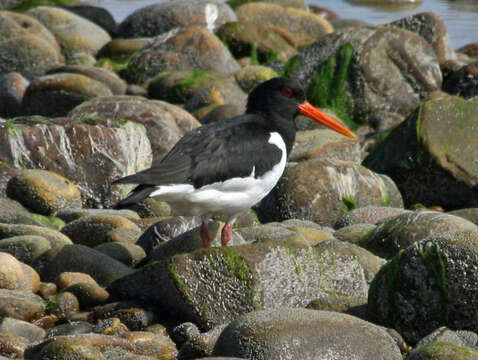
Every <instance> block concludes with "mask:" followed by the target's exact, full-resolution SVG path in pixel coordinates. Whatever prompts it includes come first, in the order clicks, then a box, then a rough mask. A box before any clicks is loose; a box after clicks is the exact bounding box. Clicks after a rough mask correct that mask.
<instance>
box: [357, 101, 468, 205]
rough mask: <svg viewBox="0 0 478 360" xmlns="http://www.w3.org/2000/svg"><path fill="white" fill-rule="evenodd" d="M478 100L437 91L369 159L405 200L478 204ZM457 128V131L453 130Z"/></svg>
mask: <svg viewBox="0 0 478 360" xmlns="http://www.w3.org/2000/svg"><path fill="white" fill-rule="evenodd" d="M477 109H478V100H464V99H462V98H459V97H456V96H446V95H443V96H437V98H435V99H431V100H429V101H426V102H425V103H423V104H422V105H421V106H420V107H419V108H418V109H417V110H416V111H415V112H414V113H413V114H412V115H411V116H410V117H409V118H408V119H407V120H406V121H405V122H403V123H402V124H400V125H399V126H398V127H397V128H395V129H394V130H393V131H392V132H391V133H390V135H389V136H388V137H387V138H386V140H385V141H384V142H383V143H382V144H381V145H380V146H379V147H378V148H376V149H375V150H374V151H373V152H372V153H371V154H370V155H369V156H368V157H367V158H366V159H365V160H364V165H365V166H367V167H368V168H370V169H372V170H374V171H378V172H381V173H385V174H387V175H389V176H390V177H391V178H392V179H393V180H394V181H395V182H396V184H397V186H398V188H399V189H400V191H401V193H402V195H403V197H404V201H405V204H406V205H407V206H410V205H411V204H413V203H416V202H420V203H422V204H424V205H425V206H432V205H441V206H443V207H444V208H447V209H456V208H463V207H472V206H474V205H476V204H477V199H478V198H477V196H476V186H477V184H478V163H477V162H476V159H477V158H478V148H477V147H476V131H475V129H474V127H475V126H476V125H475V124H476V122H477V121H478V111H477ZM450 128H453V131H450Z"/></svg>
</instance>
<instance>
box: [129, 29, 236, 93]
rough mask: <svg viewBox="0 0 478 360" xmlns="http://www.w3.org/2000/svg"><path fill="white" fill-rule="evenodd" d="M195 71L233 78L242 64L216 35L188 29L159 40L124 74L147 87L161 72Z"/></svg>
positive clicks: (139, 55)
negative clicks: (214, 72) (204, 71)
mask: <svg viewBox="0 0 478 360" xmlns="http://www.w3.org/2000/svg"><path fill="white" fill-rule="evenodd" d="M191 69H203V70H213V71H217V72H219V73H220V74H222V75H224V76H230V75H232V74H234V73H235V72H236V71H238V70H239V65H238V63H237V62H236V60H235V59H234V58H233V56H232V55H231V53H230V52H229V50H228V49H227V47H226V46H225V45H224V44H223V43H222V42H221V40H219V38H218V37H217V36H216V35H214V34H212V33H211V32H209V31H208V30H206V29H203V28H199V27H187V28H184V29H177V30H174V31H173V32H172V33H170V34H169V33H168V34H167V35H162V36H158V37H156V38H155V39H154V41H153V43H152V44H151V45H149V46H147V47H145V48H144V49H143V50H141V51H140V52H139V53H137V54H136V55H134V56H132V57H131V58H130V60H129V62H128V66H127V68H126V69H125V70H124V71H123V72H122V75H123V76H124V77H125V79H126V80H128V81H129V82H131V83H135V84H144V83H146V82H147V81H148V80H149V79H152V78H153V77H154V76H156V75H157V74H158V73H161V72H168V71H174V70H191Z"/></svg>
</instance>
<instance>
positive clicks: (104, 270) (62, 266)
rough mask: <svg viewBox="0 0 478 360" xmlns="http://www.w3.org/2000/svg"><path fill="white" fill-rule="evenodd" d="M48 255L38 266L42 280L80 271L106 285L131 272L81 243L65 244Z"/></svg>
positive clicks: (50, 279)
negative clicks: (39, 266)
mask: <svg viewBox="0 0 478 360" xmlns="http://www.w3.org/2000/svg"><path fill="white" fill-rule="evenodd" d="M47 254H48V253H47ZM48 255H50V258H48V259H47V260H48V261H45V263H44V264H43V266H42V267H41V268H40V273H41V275H42V280H44V281H54V280H55V279H56V278H57V276H58V275H60V274H61V273H63V272H82V273H85V274H89V275H91V276H92V277H93V279H95V280H96V281H97V282H98V283H99V284H100V285H101V286H106V285H108V284H109V283H111V282H112V281H114V280H116V279H118V278H121V277H122V276H125V275H127V274H130V273H132V272H133V270H132V269H131V268H130V267H128V266H126V265H124V264H122V263H120V262H119V261H117V260H114V259H112V258H110V257H109V256H106V255H105V254H103V253H101V252H99V251H97V250H94V249H91V248H89V247H87V246H83V245H67V246H65V247H63V248H62V249H61V250H60V251H59V252H57V253H50V254H48Z"/></svg>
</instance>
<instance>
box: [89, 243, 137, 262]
mask: <svg viewBox="0 0 478 360" xmlns="http://www.w3.org/2000/svg"><path fill="white" fill-rule="evenodd" d="M95 249H96V250H98V251H101V252H102V253H103V254H106V255H108V256H109V257H111V258H113V259H116V260H118V261H120V262H122V263H123V264H126V265H129V266H135V265H136V264H137V263H139V262H140V261H141V260H143V259H144V258H145V257H146V253H145V252H144V250H143V248H142V247H141V246H138V245H135V244H129V243H122V242H107V243H103V244H100V245H98V246H96V247H95Z"/></svg>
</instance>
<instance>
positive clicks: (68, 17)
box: [27, 6, 111, 60]
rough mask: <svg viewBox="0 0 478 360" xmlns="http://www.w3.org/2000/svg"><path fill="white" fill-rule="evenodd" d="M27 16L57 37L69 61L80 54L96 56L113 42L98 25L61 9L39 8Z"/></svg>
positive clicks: (30, 11)
mask: <svg viewBox="0 0 478 360" xmlns="http://www.w3.org/2000/svg"><path fill="white" fill-rule="evenodd" d="M27 14H28V15H29V16H31V17H33V18H35V19H37V20H38V21H40V22H41V23H42V24H43V25H44V26H45V27H47V28H48V29H49V30H50V31H51V32H52V33H53V34H54V35H55V37H56V39H57V40H58V42H59V43H60V45H61V47H62V51H63V54H64V55H65V56H66V58H67V59H68V60H72V59H74V58H75V57H76V56H78V54H79V53H85V54H87V55H92V56H95V55H96V53H97V52H98V50H100V49H101V48H102V47H103V45H105V44H106V43H107V42H108V41H110V40H111V37H110V36H109V34H108V33H107V32H106V31H105V30H103V29H102V28H101V27H99V26H98V25H96V24H94V23H92V22H91V21H89V20H86V19H85V18H83V17H81V16H78V15H76V14H74V13H72V12H70V11H68V10H65V9H62V8H59V7H51V6H39V7H36V8H33V9H31V10H29V11H28V12H27Z"/></svg>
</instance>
